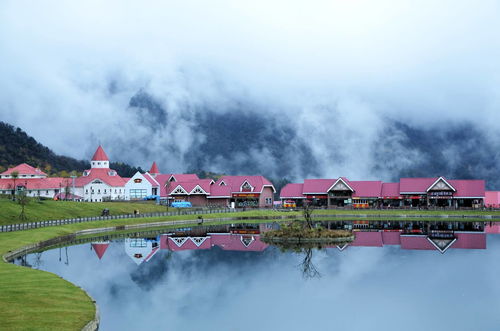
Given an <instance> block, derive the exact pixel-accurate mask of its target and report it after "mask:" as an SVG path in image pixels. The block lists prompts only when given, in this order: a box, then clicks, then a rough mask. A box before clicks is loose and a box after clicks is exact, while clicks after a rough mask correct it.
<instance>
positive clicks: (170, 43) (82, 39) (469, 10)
mask: <svg viewBox="0 0 500 331" xmlns="http://www.w3.org/2000/svg"><path fill="white" fill-rule="evenodd" d="M0 59H1V62H0V63H1V64H0V120H2V121H6V122H8V123H10V124H13V125H15V126H19V127H21V128H22V129H23V130H25V131H26V132H28V134H30V135H32V136H34V137H35V138H36V139H37V140H38V141H40V142H41V143H43V144H45V145H47V146H48V147H50V148H51V149H53V150H54V151H55V152H56V153H59V154H64V155H68V156H72V157H76V158H78V159H88V158H89V157H90V156H91V155H92V152H93V151H94V150H95V148H96V145H97V144H99V143H102V144H103V145H104V146H105V147H106V151H107V152H108V154H110V156H111V157H112V158H113V157H114V159H116V160H117V161H118V160H119V161H125V162H129V163H132V164H134V165H140V166H142V167H144V168H148V167H149V165H150V164H151V162H152V161H153V160H154V159H155V158H157V159H159V160H160V161H163V164H168V166H169V167H170V168H172V170H176V171H182V170H186V167H187V165H186V162H187V161H186V160H185V159H186V157H187V155H188V154H189V153H192V148H194V147H196V146H197V145H196V144H197V143H199V142H203V141H204V139H206V136H207V135H206V133H205V132H200V131H199V130H198V128H199V126H198V125H197V124H196V118H199V114H200V112H201V111H206V112H208V110H206V109H209V112H212V113H215V114H222V115H224V114H226V113H227V112H228V111H230V110H231V109H233V108H234V105H244V107H242V108H238V109H245V110H244V111H245V112H249V113H252V114H255V115H256V116H257V115H258V116H264V115H265V116H267V118H269V117H270V118H272V119H273V120H274V121H276V122H277V123H283V122H284V123H286V125H287V126H288V127H289V128H291V129H292V130H293V132H294V134H295V135H296V136H297V137H298V138H297V139H299V140H300V141H302V142H305V143H306V144H307V148H308V149H310V151H311V153H312V156H313V157H314V158H315V159H316V160H318V165H317V172H316V173H315V174H316V175H322V176H332V177H333V176H343V175H347V176H355V177H363V178H365V179H370V178H371V177H374V176H379V177H382V178H387V177H390V175H389V174H388V173H387V172H383V171H379V172H377V173H374V172H373V169H374V167H376V166H377V164H378V163H380V160H379V159H377V158H375V157H374V156H373V155H372V154H373V149H374V146H373V145H372V144H371V143H372V142H373V141H377V142H378V141H381V137H384V136H388V139H389V140H391V141H392V143H391V149H393V150H395V151H396V152H394V153H393V154H394V158H395V160H397V162H395V163H397V165H396V167H404V166H405V165H407V164H408V165H410V164H412V163H414V162H416V160H419V159H421V158H422V155H421V154H420V153H419V152H415V151H414V150H408V149H407V148H406V146H405V144H404V143H401V144H398V143H397V142H398V141H399V140H398V135H397V134H398V133H392V135H389V133H388V132H389V130H390V129H391V127H390V125H391V124H390V123H392V121H398V122H402V123H405V124H407V125H409V126H411V127H414V128H419V129H423V130H429V131H430V132H440V131H443V130H447V128H448V127H450V125H451V126H453V125H455V124H459V125H463V126H462V128H465V130H468V129H469V128H471V129H474V130H478V131H479V132H481V133H482V134H484V140H485V144H488V145H489V146H492V148H493V149H495V148H496V147H500V146H498V142H497V141H499V139H498V138H499V134H498V132H500V131H499V129H500V60H499V59H500V1H493V0H484V1H481V2H477V1H451V0H450V1H448V0H443V1H430V0H423V1H419V2H415V1H409V0H402V1H389V0H381V1H377V2H374V1H367V0H366V1H365V0H330V1H319V0H313V1H259V0H257V1H252V2H235V1H225V0H214V1H210V2H207V1H196V0H192V1H182V2H178V1H141V2H138V1H116V0H111V1H106V2H101V1H92V0H91V1H85V2H62V3H61V2H60V1H50V0H47V1H37V2H32V1H23V0H16V1H9V0H5V1H2V2H1V3H0ZM139 91H143V92H146V93H147V94H148V95H150V96H152V97H154V99H155V100H156V101H157V102H158V103H159V104H160V105H161V108H162V112H164V113H165V115H166V117H167V118H168V122H166V123H163V126H162V127H161V129H152V126H151V124H145V120H144V117H147V116H149V115H148V114H147V113H141V112H140V111H139V112H138V111H131V109H130V106H129V102H130V99H131V98H132V97H133V96H134V95H136V94H137V93H138V92H139ZM239 111H243V110H239ZM146 122H147V121H146ZM440 144H444V145H445V146H444V150H443V153H447V152H448V153H456V151H454V150H446V144H447V142H446V141H444V142H442V143H440ZM146 145H147V146H146ZM378 148H379V147H378ZM429 148H430V147H429ZM454 148H455V147H454ZM248 153H250V152H248ZM251 154H252V157H257V158H261V159H262V160H266V159H269V158H271V159H272V157H273V156H272V155H271V154H272V152H270V151H269V150H267V149H265V148H262V147H259V148H255V150H251ZM484 154H485V155H486V154H487V153H486V152H485V153H484ZM269 155H271V156H269ZM235 158H236V156H235ZM335 159H342V161H341V162H340V161H339V162H338V163H337V164H335V165H332V164H331V163H332V162H331V161H328V160H335ZM452 159H453V157H451V156H450V162H453V160H452ZM325 160H327V161H325ZM216 161H217V160H216V159H213V160H211V161H210V163H211V164H215V165H214V167H215V169H209V170H216V171H224V170H225V169H224V163H225V162H230V161H231V162H232V161H234V160H227V158H222V160H220V162H216ZM273 161H279V160H277V159H274V160H273ZM288 161H289V162H290V163H297V162H299V161H297V160H292V159H290V160H288ZM234 162H235V161H234ZM205 166H207V167H209V165H207V164H205ZM262 169H263V171H264V170H266V171H271V170H268V169H267V168H262ZM165 170H166V169H165ZM289 175H290V176H291V177H292V178H298V177H300V176H305V175H308V173H307V172H305V171H304V170H301V169H299V167H295V168H294V169H292V170H290V173H289ZM353 179H361V178H353Z"/></svg>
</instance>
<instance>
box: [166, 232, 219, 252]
mask: <svg viewBox="0 0 500 331" xmlns="http://www.w3.org/2000/svg"><path fill="white" fill-rule="evenodd" d="M210 248H212V241H211V238H210V236H209V235H207V236H204V237H191V236H187V237H171V236H170V235H162V236H161V237H160V249H168V250H170V251H186V250H197V249H210Z"/></svg>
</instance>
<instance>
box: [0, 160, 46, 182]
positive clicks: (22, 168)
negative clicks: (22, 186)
mask: <svg viewBox="0 0 500 331" xmlns="http://www.w3.org/2000/svg"><path fill="white" fill-rule="evenodd" d="M13 172H17V178H46V177H47V174H46V173H44V172H43V171H41V170H40V169H38V168H34V167H32V166H30V165H29V164H27V163H22V164H20V165H18V166H15V167H13V168H9V169H7V170H6V171H4V172H2V173H1V174H0V178H1V179H4V178H5V179H7V178H12V173H13Z"/></svg>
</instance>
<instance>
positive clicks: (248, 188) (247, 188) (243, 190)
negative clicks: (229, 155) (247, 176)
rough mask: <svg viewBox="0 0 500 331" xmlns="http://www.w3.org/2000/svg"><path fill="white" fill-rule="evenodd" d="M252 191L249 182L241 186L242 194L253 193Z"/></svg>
mask: <svg viewBox="0 0 500 331" xmlns="http://www.w3.org/2000/svg"><path fill="white" fill-rule="evenodd" d="M252 190H253V187H252V186H251V185H250V184H249V183H248V182H247V181H245V182H244V183H243V185H241V192H252Z"/></svg>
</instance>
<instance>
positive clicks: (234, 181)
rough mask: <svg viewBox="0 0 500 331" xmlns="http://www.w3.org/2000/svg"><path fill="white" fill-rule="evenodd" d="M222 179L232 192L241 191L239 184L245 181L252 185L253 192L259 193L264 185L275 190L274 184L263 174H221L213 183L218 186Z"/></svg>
mask: <svg viewBox="0 0 500 331" xmlns="http://www.w3.org/2000/svg"><path fill="white" fill-rule="evenodd" d="M222 181H223V182H224V183H226V185H227V186H229V187H230V188H231V192H232V193H237V192H241V186H242V185H243V183H244V182H245V181H247V182H248V183H249V184H250V185H251V186H252V187H253V191H252V192H254V193H261V192H262V190H263V189H264V187H270V188H272V190H273V192H276V189H275V188H274V185H273V184H272V183H271V182H270V181H269V180H267V179H266V178H265V177H264V176H222V177H221V178H219V180H217V182H216V183H215V184H216V185H217V186H220V185H219V184H220V182H222Z"/></svg>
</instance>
